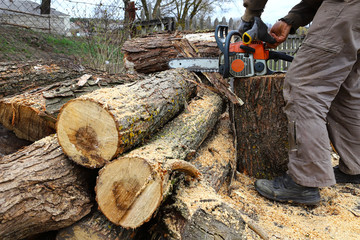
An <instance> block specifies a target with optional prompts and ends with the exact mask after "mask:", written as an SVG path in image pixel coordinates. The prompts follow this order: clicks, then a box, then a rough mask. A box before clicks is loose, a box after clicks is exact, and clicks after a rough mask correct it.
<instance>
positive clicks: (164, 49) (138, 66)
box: [121, 34, 219, 73]
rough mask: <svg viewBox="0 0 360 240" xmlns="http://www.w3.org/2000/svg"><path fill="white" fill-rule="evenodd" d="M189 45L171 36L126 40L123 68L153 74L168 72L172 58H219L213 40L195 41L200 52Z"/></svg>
mask: <svg viewBox="0 0 360 240" xmlns="http://www.w3.org/2000/svg"><path fill="white" fill-rule="evenodd" d="M190 44H191V43H190V42H189V41H188V40H187V39H186V38H183V36H181V35H173V34H155V35H150V36H146V37H142V38H135V39H131V40H128V41H126V42H125V43H124V45H123V47H122V49H121V50H122V51H123V52H124V59H125V60H124V61H125V68H126V69H127V70H128V71H136V72H139V73H153V72H160V71H165V70H168V69H169V66H168V62H169V60H170V59H172V58H181V57H189V55H193V56H196V55H197V53H198V52H201V53H203V54H204V56H207V57H215V58H217V57H219V49H217V48H215V47H214V44H215V45H216V43H215V40H214V39H213V42H212V43H211V42H210V43H209V42H207V43H205V42H201V41H196V46H198V47H199V49H200V50H199V49H197V48H194V46H195V45H193V46H190Z"/></svg>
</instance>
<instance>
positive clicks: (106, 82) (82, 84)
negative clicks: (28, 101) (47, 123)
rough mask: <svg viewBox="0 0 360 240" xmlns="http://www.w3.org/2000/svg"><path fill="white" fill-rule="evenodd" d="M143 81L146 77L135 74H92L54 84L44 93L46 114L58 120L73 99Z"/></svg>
mask: <svg viewBox="0 0 360 240" xmlns="http://www.w3.org/2000/svg"><path fill="white" fill-rule="evenodd" d="M142 79H144V77H142V76H140V75H134V74H106V73H98V72H91V73H87V74H85V75H83V76H81V77H79V78H77V79H74V80H71V81H65V82H61V83H59V84H54V85H52V86H50V87H48V88H47V89H46V90H45V91H44V92H43V97H44V98H45V105H46V108H45V113H46V114H48V115H51V116H52V117H55V118H56V117H57V115H58V114H59V112H60V109H61V107H62V106H63V105H64V104H65V103H67V102H68V101H69V100H71V99H74V98H77V97H80V96H81V95H84V94H87V93H90V92H93V91H95V90H97V89H100V88H109V87H114V86H118V85H122V84H125V83H131V82H136V81H140V80H142Z"/></svg>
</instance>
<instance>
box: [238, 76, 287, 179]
mask: <svg viewBox="0 0 360 240" xmlns="http://www.w3.org/2000/svg"><path fill="white" fill-rule="evenodd" d="M283 83H284V75H283V74H280V75H271V76H259V77H251V78H238V79H235V80H234V89H235V93H236V94H237V95H239V96H241V98H243V99H244V102H245V104H244V105H242V106H240V107H239V106H233V108H232V109H233V110H232V111H233V122H234V124H235V129H236V136H237V137H236V151H237V155H236V160H237V170H238V171H239V172H243V173H247V174H249V175H250V176H254V177H258V178H272V177H274V176H277V175H281V174H284V173H285V172H286V170H287V162H288V137H287V118H286V115H285V113H284V112H283V107H284V98H283V93H282V89H283Z"/></svg>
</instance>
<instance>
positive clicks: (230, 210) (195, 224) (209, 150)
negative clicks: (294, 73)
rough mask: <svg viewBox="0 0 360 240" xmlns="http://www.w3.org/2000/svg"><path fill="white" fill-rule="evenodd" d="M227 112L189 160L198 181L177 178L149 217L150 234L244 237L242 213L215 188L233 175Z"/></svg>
mask: <svg viewBox="0 0 360 240" xmlns="http://www.w3.org/2000/svg"><path fill="white" fill-rule="evenodd" d="M232 138H233V136H232V133H231V131H230V119H229V116H228V113H224V114H223V115H222V117H221V119H220V121H219V123H218V124H217V125H216V126H215V129H214V131H213V133H212V134H211V136H210V137H209V138H208V139H207V140H206V141H205V142H204V143H203V144H202V146H201V147H200V149H199V151H198V153H197V157H196V158H194V159H192V160H191V161H190V162H191V163H192V164H193V165H195V166H196V167H197V168H198V169H199V171H200V172H201V174H202V180H201V181H200V182H199V183H195V182H192V183H191V184H190V185H189V184H186V182H180V184H179V185H177V186H176V190H175V191H174V192H175V194H173V195H172V196H171V197H170V199H168V200H167V201H166V202H165V203H164V204H163V207H162V208H161V209H160V211H159V213H158V214H157V216H156V218H155V219H154V220H152V223H151V224H152V226H151V228H150V233H151V235H152V236H167V239H194V240H195V239H245V237H244V235H245V234H244V233H245V230H244V219H243V217H244V214H243V213H242V212H240V211H239V210H237V209H236V208H234V207H233V206H232V205H231V203H230V202H229V201H227V200H225V199H223V198H221V197H220V196H219V195H218V194H217V191H219V189H220V187H221V186H223V184H224V183H228V182H230V183H231V181H229V180H230V179H231V177H232V172H233V171H232V170H233V169H234V168H235V167H236V166H235V149H234V146H233V139H232Z"/></svg>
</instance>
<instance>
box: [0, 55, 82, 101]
mask: <svg viewBox="0 0 360 240" xmlns="http://www.w3.org/2000/svg"><path fill="white" fill-rule="evenodd" d="M81 75H82V73H81V72H80V71H79V70H78V69H75V68H74V67H70V66H66V65H64V64H62V63H56V62H50V63H49V62H42V61H33V62H25V63H24V62H21V63H18V62H2V63H0V98H2V97H5V96H10V95H14V94H19V93H22V92H24V91H26V90H29V89H35V88H37V87H40V86H45V85H50V84H52V83H55V82H62V81H65V80H69V79H73V78H76V77H79V76H81Z"/></svg>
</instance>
